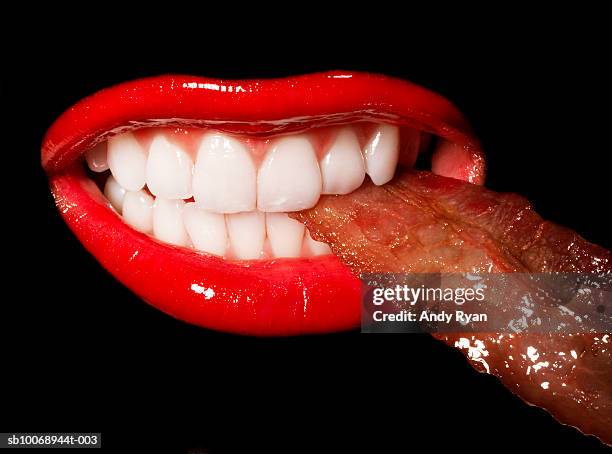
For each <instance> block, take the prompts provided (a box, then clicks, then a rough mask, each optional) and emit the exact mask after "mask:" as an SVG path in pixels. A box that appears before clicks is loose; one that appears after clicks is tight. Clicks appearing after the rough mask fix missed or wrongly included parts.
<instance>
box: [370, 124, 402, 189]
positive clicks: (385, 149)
mask: <svg viewBox="0 0 612 454" xmlns="http://www.w3.org/2000/svg"><path fill="white" fill-rule="evenodd" d="M364 155H365V165H366V172H367V173H368V175H370V178H371V179H372V181H373V182H374V184H375V185H377V186H380V185H382V184H385V183H387V182H388V181H389V180H391V179H392V178H393V174H394V173H395V167H397V160H398V156H399V129H398V128H397V126H392V125H379V126H378V127H377V128H376V130H375V131H374V135H373V136H372V138H371V139H370V141H369V142H368V144H367V145H366V146H365V148H364Z"/></svg>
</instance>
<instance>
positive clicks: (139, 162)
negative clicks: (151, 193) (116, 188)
mask: <svg viewBox="0 0 612 454" xmlns="http://www.w3.org/2000/svg"><path fill="white" fill-rule="evenodd" d="M146 165H147V154H146V152H145V150H144V148H142V147H141V146H140V144H139V143H138V141H137V140H136V138H135V137H134V135H133V134H131V133H129V132H128V133H125V134H121V135H118V136H115V137H111V138H110V139H108V166H109V167H110V170H111V172H112V174H113V176H114V177H115V179H116V180H117V182H118V183H119V184H120V185H121V186H122V187H124V188H125V189H126V190H128V191H138V190H140V189H142V188H143V187H144V185H145V169H146Z"/></svg>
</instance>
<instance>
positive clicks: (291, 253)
mask: <svg viewBox="0 0 612 454" xmlns="http://www.w3.org/2000/svg"><path fill="white" fill-rule="evenodd" d="M104 195H105V196H106V198H107V199H108V200H109V202H110V204H111V205H112V206H113V208H114V209H115V210H116V211H117V212H118V213H119V214H121V215H122V216H123V220H124V221H125V222H126V223H127V224H129V225H130V226H131V227H133V228H134V229H136V230H139V231H141V232H144V233H148V234H152V235H153V236H154V237H155V238H157V239H158V240H160V241H163V242H165V243H169V244H173V245H177V246H184V247H190V248H193V249H196V250H198V251H202V252H207V253H210V254H214V255H218V256H222V257H226V258H230V259H236V260H253V259H265V258H272V257H309V256H316V255H325V254H329V253H331V250H330V248H329V246H328V245H327V244H325V243H321V242H318V241H315V240H313V239H312V238H311V237H310V234H309V232H308V230H307V229H306V228H305V227H304V225H302V224H301V223H299V222H298V221H296V220H294V219H291V218H289V216H287V214H286V213H263V212H260V211H249V212H242V213H236V214H221V213H214V212H211V211H206V210H204V209H202V208H199V207H197V206H196V204H195V203H194V202H185V201H184V200H181V199H178V200H177V199H164V198H160V197H153V196H151V195H150V194H149V193H148V192H147V191H145V190H144V189H141V190H139V191H126V190H125V189H124V188H123V187H121V186H120V185H119V183H117V181H116V180H115V179H114V178H113V176H112V175H109V177H108V179H107V180H106V184H105V185H104Z"/></svg>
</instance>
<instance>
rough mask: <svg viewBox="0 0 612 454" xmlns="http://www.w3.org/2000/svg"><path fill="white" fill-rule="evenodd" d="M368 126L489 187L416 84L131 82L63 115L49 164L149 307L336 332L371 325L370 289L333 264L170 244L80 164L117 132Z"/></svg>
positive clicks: (99, 247)
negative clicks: (363, 301) (367, 321)
mask: <svg viewBox="0 0 612 454" xmlns="http://www.w3.org/2000/svg"><path fill="white" fill-rule="evenodd" d="M363 121H370V122H384V123H389V124H394V125H399V126H407V127H411V128H414V129H417V130H419V131H424V132H427V133H431V134H435V135H436V136H438V137H440V138H442V139H443V140H444V141H445V142H443V143H445V144H446V145H445V146H443V147H439V148H438V151H437V152H436V153H435V154H434V156H433V158H432V170H433V171H434V173H438V174H441V175H444V176H450V177H454V178H458V179H463V180H466V181H470V182H472V183H476V184H482V182H483V180H484V172H485V168H484V159H483V156H482V152H481V150H480V147H479V144H478V141H477V140H476V139H475V138H474V136H473V135H472V133H471V130H470V128H469V125H468V124H467V122H466V120H465V119H464V117H463V116H462V115H461V113H460V112H459V111H458V110H457V109H456V108H455V107H454V106H453V105H452V104H451V103H450V102H448V101H447V100H445V99H444V98H442V97H440V96H438V95H436V94H434V93H431V92H429V91H427V90H425V89H423V88H421V87H418V86H416V85H413V84H410V83H408V82H404V81H401V80H397V79H393V78H389V77H385V76H379V75H371V74H366V73H354V72H351V73H348V72H330V73H320V74H313V75H308V76H300V77H293V78H286V79H273V80H250V81H249V80H244V81H226V80H213V79H204V78H199V77H191V76H161V77H154V78H149V79H142V80H138V81H134V82H128V83H124V84H121V85H118V86H115V87H112V88H109V89H106V90H102V91H100V92H98V93H96V94H94V95H92V96H90V97H88V98H86V99H84V100H82V101H81V102H79V103H77V104H76V105H75V106H73V107H72V108H70V109H69V110H68V111H66V112H65V113H64V114H63V115H62V116H60V117H59V118H58V120H57V121H56V122H55V123H54V124H53V125H52V126H51V128H50V129H49V131H48V132H47V135H46V136H45V139H44V142H43V146H42V155H41V158H42V164H43V167H44V168H45V170H46V171H47V173H48V175H49V179H50V186H51V190H52V192H53V195H54V197H55V200H56V203H57V206H58V208H59V210H60V212H61V214H62V216H63V218H64V219H65V221H66V223H67V224H68V226H69V227H70V228H71V230H72V231H73V232H74V233H75V235H76V236H77V237H78V239H79V240H80V241H81V242H82V243H83V245H84V246H85V247H86V248H87V249H88V250H89V251H90V252H91V253H92V254H93V255H94V256H95V257H96V258H97V259H98V260H99V261H100V263H101V264H102V265H103V266H104V267H105V268H106V269H107V270H108V271H110V272H111V273H112V274H113V275H114V276H115V277H116V278H117V279H119V280H120V281H121V282H122V283H124V284H125V285H126V286H127V287H128V288H130V289H131V290H132V291H134V292H135V293H136V294H137V295H139V296H140V297H141V298H142V299H144V300H145V301H146V302H148V303H150V304H152V305H153V306H155V307H157V308H159V309H161V310H162V311H164V312H166V313H168V314H170V315H172V316H174V317H177V318H179V319H181V320H184V321H187V322H189V323H193V324H196V325H199V326H203V327H207V328H212V329H217V330H222V331H228V332H233V333H242V334H254V335H295V334H304V333H319V332H329V331H337V330H344V329H350V328H354V327H356V326H358V324H359V315H360V285H359V280H358V279H357V278H356V277H354V276H353V275H352V274H351V273H350V271H349V270H348V268H346V267H345V266H344V265H342V264H341V263H340V261H338V259H336V258H335V257H334V256H331V255H327V256H321V257H307V258H305V257H302V258H279V259H268V260H248V261H235V260H225V259H223V258H220V257H216V256H213V255H208V254H202V253H197V252H194V251H191V250H188V249H185V248H181V247H174V246H172V245H168V244H164V243H161V242H159V241H156V240H155V239H154V238H152V237H150V236H148V235H146V234H143V233H140V232H138V231H136V230H134V229H132V228H131V227H130V226H128V225H126V224H125V223H124V222H123V221H122V220H121V219H120V218H119V217H118V216H117V214H116V213H115V212H114V211H112V209H111V208H110V206H109V203H108V201H107V200H106V199H105V198H104V197H103V196H102V194H101V193H100V190H99V189H98V187H97V186H96V185H95V184H94V183H93V181H92V180H90V179H89V178H88V177H87V176H86V174H85V172H84V170H83V167H82V164H81V162H80V161H79V159H78V158H79V157H80V156H81V155H82V154H83V153H84V152H85V151H86V150H87V149H89V148H91V147H93V146H94V145H96V144H97V143H100V142H102V141H103V140H106V139H108V138H109V137H112V136H114V135H116V134H118V133H124V132H126V131H132V130H136V129H140V128H144V127H151V126H189V127H203V128H212V129H215V130H218V131H223V132H227V133H232V134H241V135H245V136H255V137H266V136H271V135H278V134H286V133H290V132H291V133H295V132H300V131H305V130H309V129H311V128H313V127H321V126H330V125H339V124H347V123H354V122H363Z"/></svg>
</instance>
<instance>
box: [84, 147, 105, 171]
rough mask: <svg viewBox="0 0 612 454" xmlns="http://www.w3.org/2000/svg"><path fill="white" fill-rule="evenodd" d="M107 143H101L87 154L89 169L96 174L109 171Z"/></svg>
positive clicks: (86, 159)
mask: <svg viewBox="0 0 612 454" xmlns="http://www.w3.org/2000/svg"><path fill="white" fill-rule="evenodd" d="M106 145H107V144H106V142H102V143H99V144H98V145H96V146H95V147H93V148H90V149H89V150H87V151H86V152H85V161H87V167H89V169H90V170H92V171H94V172H104V171H105V170H108V160H107V158H106Z"/></svg>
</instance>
